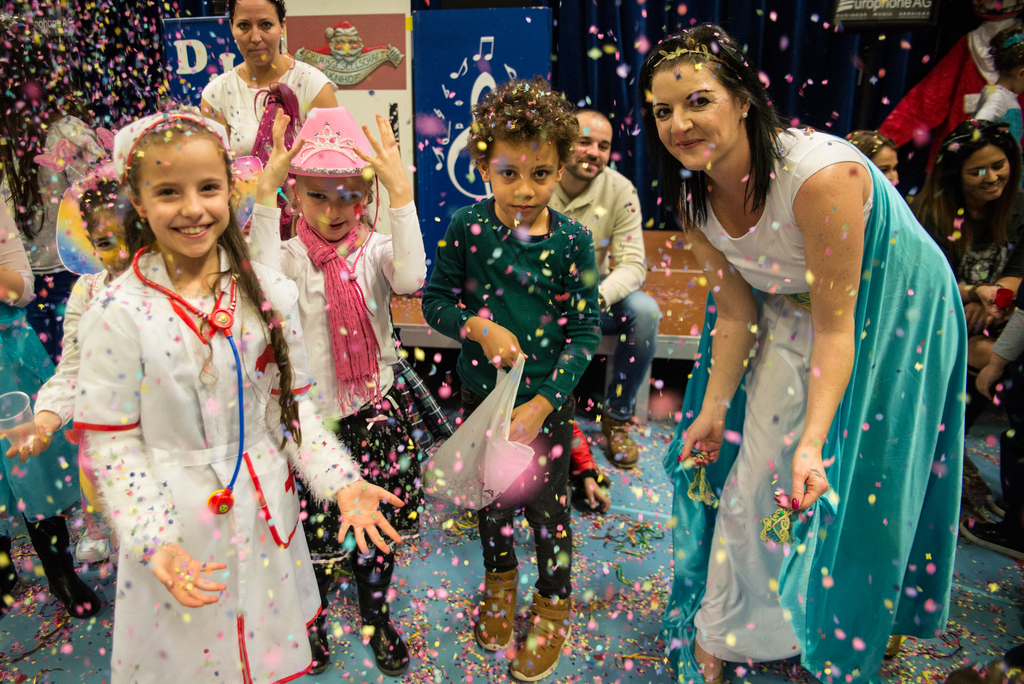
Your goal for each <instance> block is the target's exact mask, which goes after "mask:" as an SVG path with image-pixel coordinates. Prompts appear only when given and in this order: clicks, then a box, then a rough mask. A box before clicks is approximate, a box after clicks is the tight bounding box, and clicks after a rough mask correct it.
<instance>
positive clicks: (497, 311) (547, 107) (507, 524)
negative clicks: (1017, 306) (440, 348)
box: [423, 77, 601, 681]
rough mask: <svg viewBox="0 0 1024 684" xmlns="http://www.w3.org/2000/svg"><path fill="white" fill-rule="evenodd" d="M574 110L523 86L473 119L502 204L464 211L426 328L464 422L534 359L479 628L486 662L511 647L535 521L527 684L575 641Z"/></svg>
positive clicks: (590, 334) (478, 157)
mask: <svg viewBox="0 0 1024 684" xmlns="http://www.w3.org/2000/svg"><path fill="white" fill-rule="evenodd" d="M571 109H572V108H571V105H569V104H568V103H567V102H566V101H565V98H564V97H563V96H562V95H561V94H559V93H555V92H552V91H551V86H550V85H548V83H547V82H546V81H545V80H544V79H542V78H539V77H537V78H535V79H534V80H533V81H525V80H520V79H513V80H511V81H509V82H508V83H506V84H504V85H502V86H499V87H497V88H495V89H493V90H492V91H491V92H490V93H488V94H487V95H486V96H485V97H484V98H483V100H482V101H481V102H480V103H479V104H477V105H474V106H473V117H474V119H473V124H472V131H471V134H470V136H469V141H468V143H467V149H468V150H469V153H470V156H471V158H472V159H473V162H474V163H475V164H476V166H477V169H479V171H480V173H481V176H482V178H483V181H484V182H485V183H490V184H491V189H492V191H493V193H494V197H493V198H491V199H488V200H485V201H483V202H479V203H477V204H474V205H472V206H469V207H464V208H462V209H460V210H459V211H457V212H455V215H454V216H453V217H452V221H451V224H449V226H448V231H447V233H446V234H445V237H444V240H443V241H442V242H440V243H439V244H438V248H437V259H436V261H435V262H434V264H435V265H434V272H433V274H432V275H431V277H430V283H429V284H428V286H427V289H426V291H425V293H424V296H423V316H424V318H425V319H426V321H427V323H429V324H430V325H431V327H433V328H434V329H436V330H437V331H438V332H440V333H441V334H443V335H446V336H448V337H450V338H452V339H456V340H458V339H461V340H462V351H461V353H460V354H459V360H458V366H457V368H458V372H459V377H461V378H462V406H463V409H464V410H465V412H466V414H467V415H468V414H470V413H472V411H473V410H474V409H475V408H476V407H477V406H478V405H479V404H480V402H481V401H482V400H483V399H484V398H485V397H486V396H487V395H488V394H489V393H490V392H491V391H492V390H493V389H494V386H495V382H496V376H497V367H498V366H509V367H511V366H512V365H513V364H514V363H515V362H516V359H517V358H518V357H519V355H520V354H525V355H526V366H525V369H524V372H523V379H522V381H521V383H520V385H519V395H518V397H517V399H516V407H515V409H514V410H513V411H512V414H511V425H510V434H509V439H511V440H512V441H514V442H520V443H523V444H529V445H531V446H532V447H533V449H534V452H535V457H534V460H533V462H532V463H531V465H530V467H529V468H528V469H527V470H526V472H525V473H524V474H523V475H522V476H521V477H520V478H519V480H517V482H516V483H514V484H513V485H512V487H511V488H510V489H509V490H507V491H506V492H505V493H504V494H502V495H501V496H500V497H499V498H498V499H497V500H496V501H495V502H494V503H492V504H491V505H490V506H487V507H486V508H484V509H482V510H481V511H480V512H479V516H478V520H479V528H480V542H481V544H482V546H483V553H484V568H485V570H486V574H485V578H484V601H482V602H481V605H480V609H479V615H478V617H479V621H478V622H477V624H476V627H475V629H474V635H475V637H476V640H477V643H478V644H480V646H481V647H482V648H484V649H486V650H489V651H498V650H502V649H505V648H507V647H508V646H509V645H510V644H511V643H512V638H513V618H514V616H515V612H516V601H517V587H518V584H519V570H518V566H519V562H518V560H517V559H516V552H515V547H514V541H513V535H512V534H511V530H512V522H513V517H514V516H515V514H516V511H517V510H518V509H519V508H525V512H526V519H527V520H528V521H529V523H530V526H531V527H532V528H533V533H534V538H535V540H536V543H537V563H538V566H539V567H538V573H539V577H538V580H537V585H536V593H535V594H534V596H533V605H532V608H531V617H530V631H529V634H528V635H527V637H526V640H525V642H524V644H523V646H522V648H521V649H519V651H518V653H517V655H516V656H515V659H514V660H513V661H512V663H511V666H510V669H511V672H512V675H513V676H514V677H516V678H517V679H520V680H523V681H536V680H538V679H541V678H543V677H545V676H547V675H548V674H550V673H551V672H553V671H554V669H555V667H556V666H557V665H558V657H559V654H560V652H561V649H562V645H563V644H564V643H565V639H566V637H568V636H569V632H570V615H569V604H570V593H571V591H572V586H571V573H572V530H571V528H570V525H569V523H570V516H569V501H568V477H569V469H570V457H569V452H570V449H571V446H572V444H571V442H572V434H573V430H572V426H573V413H574V409H575V406H576V401H575V398H574V396H573V390H574V388H575V387H576V383H577V382H579V379H580V377H581V376H582V375H583V371H584V370H585V369H586V367H587V365H588V364H589V363H590V359H591V357H592V355H593V352H594V350H595V349H597V345H598V343H599V342H600V341H601V334H600V332H599V330H600V320H599V317H598V292H597V266H596V264H595V261H594V242H593V240H592V239H591V236H590V231H588V230H587V229H586V228H585V227H584V226H582V225H580V224H578V223H576V222H575V221H571V220H569V219H568V218H566V217H565V216H564V215H562V214H559V213H558V212H556V211H553V210H551V209H549V208H548V202H549V201H550V199H551V195H552V193H553V192H554V187H555V183H557V182H558V180H559V178H560V177H561V175H562V170H563V168H564V166H565V162H566V160H568V159H569V155H570V153H571V151H572V146H573V143H574V142H575V141H576V139H577V138H578V137H579V124H578V123H577V121H576V117H575V116H573V114H572V111H571Z"/></svg>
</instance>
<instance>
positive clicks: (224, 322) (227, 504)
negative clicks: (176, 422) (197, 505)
mask: <svg viewBox="0 0 1024 684" xmlns="http://www.w3.org/2000/svg"><path fill="white" fill-rule="evenodd" d="M148 249H149V248H148V247H143V248H142V249H140V250H139V251H138V252H137V253H136V254H135V258H134V259H132V269H133V270H134V271H135V275H136V276H137V277H138V278H139V280H141V281H142V284H143V285H146V286H147V287H151V288H153V289H154V290H156V291H157V292H160V293H161V294H164V295H166V296H167V298H168V299H170V300H171V308H172V309H174V311H175V313H177V314H178V315H179V316H181V318H182V319H183V320H184V321H185V322H186V323H187V324H188V326H189V327H190V328H192V330H193V331H194V332H195V333H196V334H197V335H198V336H199V339H201V340H203V344H209V342H207V341H206V339H205V338H203V335H202V333H201V332H200V331H199V329H198V328H196V326H195V324H194V323H193V322H192V320H191V319H190V318H188V317H187V315H186V312H185V311H182V310H181V308H180V307H184V308H185V310H186V311H187V312H188V313H190V314H192V315H193V316H195V317H196V318H198V319H199V320H200V321H202V323H203V324H205V325H208V326H210V339H211V340H212V339H213V336H214V335H216V334H217V333H221V334H222V335H224V337H226V338H227V340H228V343H229V344H230V345H231V351H232V352H233V353H234V355H235V371H236V372H237V375H238V425H239V427H238V430H239V436H238V458H237V459H236V460H235V472H234V474H232V475H231V482H230V483H228V486H227V487H226V488H224V489H218V490H217V491H215V492H214V493H213V494H211V495H210V498H209V499H207V500H206V506H207V508H209V509H210V511H211V512H213V513H214V514H215V515H224V514H225V513H227V512H228V511H230V510H231V508H232V507H233V506H234V505H235V494H234V489H235V480H237V479H238V471H239V469H240V468H241V466H242V458H243V453H244V447H245V405H244V403H243V401H242V390H243V385H242V360H241V358H239V356H238V347H236V346H235V338H234V337H233V336H232V335H231V326H232V325H233V324H234V322H235V305H236V295H237V290H238V287H237V283H236V282H235V278H234V277H232V278H231V301H230V302H229V303H228V305H227V306H226V307H225V306H222V305H221V302H222V300H223V298H224V292H223V291H221V293H220V294H219V295H217V301H216V303H215V304H214V305H213V311H211V312H210V313H206V312H205V311H200V310H199V309H197V308H196V307H195V306H193V305H192V304H191V303H189V302H188V301H187V300H186V299H185V298H184V297H182V296H181V295H179V294H178V293H177V292H174V291H173V290H169V289H167V288H166V287H164V286H163V285H161V284H159V283H154V282H153V281H152V280H150V279H149V278H147V277H146V276H144V275H142V269H140V268H139V257H141V256H142V254H143V253H144V252H146V251H147V250H148Z"/></svg>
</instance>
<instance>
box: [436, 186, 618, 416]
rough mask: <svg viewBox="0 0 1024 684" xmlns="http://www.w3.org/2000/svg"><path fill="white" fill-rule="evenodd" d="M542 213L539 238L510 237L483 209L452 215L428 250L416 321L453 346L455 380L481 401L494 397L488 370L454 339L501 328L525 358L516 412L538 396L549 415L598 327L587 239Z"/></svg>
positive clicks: (577, 373)
mask: <svg viewBox="0 0 1024 684" xmlns="http://www.w3.org/2000/svg"><path fill="white" fill-rule="evenodd" d="M549 211H550V213H551V231H550V232H549V233H548V234H547V235H544V236H531V235H528V234H526V233H523V232H517V233H514V232H513V231H512V229H510V228H509V227H508V226H505V225H504V224H503V223H502V222H501V221H500V220H499V219H498V217H497V216H496V215H495V214H494V203H493V200H485V201H483V202H479V203H477V204H474V205H472V206H469V207H463V208H462V209H459V210H458V211H457V212H455V215H454V216H453V217H452V222H451V224H450V225H449V226H448V232H447V233H445V236H444V240H442V241H441V242H439V243H438V245H437V259H436V260H435V261H434V272H433V274H432V275H431V276H430V282H429V283H428V284H427V289H426V291H425V292H424V295H423V317H424V318H425V319H426V321H427V323H429V324H430V326H431V327H432V328H434V329H435V330H437V331H438V332H440V333H442V334H444V335H447V336H448V337H450V338H452V339H455V340H460V339H461V340H462V352H461V353H460V354H459V361H458V365H457V370H458V373H459V377H460V378H461V379H462V382H463V384H464V385H466V387H468V388H469V389H470V390H472V392H473V393H474V394H477V395H479V396H481V397H484V396H487V395H488V394H490V392H491V390H493V389H494V383H495V380H496V377H497V370H496V369H495V368H494V366H493V365H492V364H491V363H490V361H488V359H487V358H485V357H484V352H483V348H482V347H481V346H480V345H479V344H477V343H476V342H471V341H470V340H468V339H466V338H465V337H464V335H463V333H462V330H463V328H464V327H465V325H466V321H468V320H469V319H470V318H472V317H473V316H478V315H481V313H483V314H484V317H485V318H490V319H491V320H493V321H494V322H495V323H497V324H498V325H501V326H502V327H505V328H508V329H509V330H510V331H511V332H512V334H513V335H515V336H516V339H518V340H519V344H520V345H522V347H523V353H524V354H525V355H526V368H525V370H524V373H523V381H522V383H520V385H519V395H518V397H517V398H516V404H517V405H519V404H522V403H524V402H526V401H528V400H530V399H532V398H533V397H535V396H537V395H538V394H540V395H542V396H543V397H545V398H546V399H547V400H548V401H550V402H551V404H552V405H553V406H554V407H555V408H556V409H558V408H559V407H560V406H561V405H562V403H563V402H564V401H565V399H566V398H567V397H569V396H570V395H571V394H572V391H573V389H574V388H575V387H576V383H578V382H579V380H580V377H581V376H582V375H583V371H584V370H586V368H587V366H588V365H589V364H590V359H591V357H592V356H593V354H594V351H595V350H596V349H597V345H598V344H599V343H600V342H601V332H600V325H601V323H600V317H599V311H598V302H597V296H598V295H597V281H598V276H597V266H596V264H595V263H594V241H593V240H592V239H591V237H590V231H589V230H587V228H586V227H584V226H583V225H581V224H579V223H576V222H575V221H573V220H571V219H569V218H566V217H565V216H564V215H562V214H560V213H558V212H557V211H554V210H550V209H549ZM460 304H461V305H462V306H460ZM462 307H465V308H462ZM484 309H486V311H483V310H484ZM488 312H489V313H488Z"/></svg>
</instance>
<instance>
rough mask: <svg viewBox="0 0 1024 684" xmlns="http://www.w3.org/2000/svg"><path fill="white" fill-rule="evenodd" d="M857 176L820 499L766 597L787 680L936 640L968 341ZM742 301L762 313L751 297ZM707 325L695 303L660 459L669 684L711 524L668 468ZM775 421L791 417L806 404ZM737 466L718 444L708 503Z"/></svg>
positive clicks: (698, 382) (830, 676)
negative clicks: (847, 339)
mask: <svg viewBox="0 0 1024 684" xmlns="http://www.w3.org/2000/svg"><path fill="white" fill-rule="evenodd" d="M868 166H869V167H870V169H871V173H872V181H873V184H874V205H873V209H872V212H871V217H870V219H869V221H868V224H867V226H866V230H865V241H864V256H863V268H862V273H863V277H862V281H861V286H860V291H859V292H858V296H857V307H856V314H855V320H856V339H857V347H856V353H855V359H854V367H853V372H852V375H851V377H850V383H849V386H848V387H847V389H846V393H845V395H844V397H843V399H842V402H841V403H840V406H839V408H838V410H837V412H836V415H835V419H834V420H833V422H832V427H831V430H830V432H829V437H828V442H827V444H826V446H825V449H824V452H823V457H824V460H825V463H826V464H828V466H827V477H828V481H829V483H830V485H831V491H830V492H829V494H828V495H827V500H825V499H824V498H823V499H822V500H820V501H819V503H818V504H816V510H815V514H814V515H812V516H810V517H805V519H804V520H803V522H800V523H798V524H796V526H795V528H794V532H795V540H794V541H793V542H792V545H791V546H789V547H787V548H785V549H784V553H783V560H782V569H781V573H780V575H779V587H778V600H779V602H780V604H781V606H782V608H783V609H784V613H785V618H786V620H788V627H789V628H790V629H792V631H793V635H794V637H795V641H796V643H797V644H799V650H800V658H801V663H802V665H803V666H804V667H805V668H806V669H807V670H808V671H809V672H810V673H811V674H813V675H814V676H815V677H817V678H819V679H821V680H822V681H826V682H830V683H833V682H834V683H837V684H838V683H839V682H860V681H870V680H878V668H879V666H880V664H881V662H882V657H883V655H884V652H885V647H886V642H887V640H888V636H889V635H890V634H901V635H907V636H916V637H921V638H934V637H937V636H939V635H941V634H942V633H943V632H944V631H945V627H946V621H947V618H948V613H949V595H950V587H951V584H952V577H953V561H954V555H955V552H956V541H957V522H958V515H959V507H960V486H961V474H962V468H963V449H964V405H965V404H964V387H965V382H966V373H967V334H966V324H965V320H964V313H963V306H962V305H961V301H960V296H959V290H958V288H957V284H956V280H955V278H954V276H953V273H952V272H951V271H950V269H949V266H948V264H947V262H946V259H945V257H944V256H943V255H942V252H941V251H940V250H939V248H938V246H937V245H936V244H935V243H934V241H933V240H932V239H931V238H930V237H929V236H928V234H927V233H925V231H924V229H923V228H921V226H920V225H919V224H918V222H917V220H916V219H915V218H914V216H913V214H912V213H911V212H910V208H909V207H908V206H907V205H906V203H905V202H904V201H903V199H902V198H901V197H900V196H899V195H898V194H897V193H896V191H895V190H894V189H893V188H892V186H891V184H890V183H889V182H888V181H887V180H886V179H885V178H884V177H883V176H882V175H881V173H880V172H879V171H878V170H877V169H876V168H875V167H874V165H871V164H869V165H868ZM755 295H756V299H757V300H758V305H759V307H763V306H764V304H765V300H766V297H765V295H764V293H755ZM715 318H716V315H715V307H714V298H713V297H712V296H711V294H709V296H708V306H707V313H706V316H705V323H704V330H703V334H702V336H701V341H700V349H699V352H698V357H697V360H696V363H695V366H694V370H693V375H692V377H691V378H690V380H689V382H688V383H687V387H686V395H685V398H684V401H683V413H682V415H683V419H682V421H681V422H680V423H679V425H678V427H677V429H676V434H675V440H674V441H673V442H672V444H671V445H670V446H669V448H668V452H667V453H666V455H665V459H664V466H665V470H666V472H667V473H668V475H669V477H670V478H671V479H672V481H673V483H674V486H675V497H674V504H673V521H672V522H673V524H674V529H673V559H674V561H675V562H674V576H673V583H672V593H671V596H670V598H669V603H668V606H667V608H666V612H665V616H664V620H663V635H664V638H665V643H666V646H667V649H668V651H669V654H670V657H671V660H672V661H673V663H674V665H675V666H676V668H677V674H678V679H679V681H680V682H691V681H692V682H696V683H697V684H700V683H701V682H702V681H703V677H702V675H701V673H700V672H699V670H698V669H697V664H696V661H695V660H694V657H693V647H694V638H695V634H696V630H695V627H694V617H695V615H696V614H697V611H698V609H699V608H700V606H701V600H702V599H703V597H704V595H705V589H706V587H707V583H708V567H709V554H710V550H711V547H712V541H713V539H712V537H713V533H714V530H715V522H716V510H715V509H712V508H709V507H707V506H705V505H704V504H702V503H697V502H694V501H691V500H690V498H689V497H688V496H687V490H688V488H689V486H690V483H691V482H692V480H693V470H692V469H690V468H689V467H688V466H689V464H681V463H679V460H678V459H679V455H680V453H681V451H682V446H683V431H684V430H685V429H686V428H687V427H688V426H689V424H690V423H691V422H692V421H693V420H694V418H695V417H696V416H697V414H698V413H699V411H700V407H701V405H702V402H703V399H704V392H705V389H706V387H707V382H708V366H709V365H710V360H711V350H712V340H713V338H712V336H711V334H710V333H711V331H712V330H713V329H714V327H715ZM809 345H810V342H809V341H808V349H807V353H808V354H809V352H810V348H809ZM746 388H747V384H746V378H745V379H744V382H742V383H741V385H740V388H739V389H738V390H737V392H736V396H735V397H734V399H733V401H732V403H731V405H730V408H729V411H728V414H727V417H726V425H725V428H726V430H732V431H735V432H737V433H740V434H742V433H743V423H744V417H745V411H746V405H747V395H746ZM782 394H783V396H784V395H785V393H782ZM778 410H779V411H780V412H783V411H788V412H794V413H796V414H797V415H800V414H802V413H803V412H805V411H806V399H805V398H797V399H796V400H795V401H794V402H793V405H792V406H780V407H779V409H778ZM777 447H778V445H768V448H770V449H777ZM748 448H749V447H748ZM738 452H739V445H738V444H733V443H730V442H728V441H727V442H725V443H724V444H723V447H722V450H721V453H720V456H719V459H718V461H717V462H716V463H714V464H712V465H710V466H708V468H707V470H706V474H707V476H708V480H709V483H710V485H711V486H712V487H713V488H714V489H715V491H716V492H718V493H719V494H720V493H721V491H722V489H723V487H724V485H725V483H726V480H727V479H728V478H729V475H730V472H732V471H733V467H734V465H735V464H736V457H737V454H738ZM830 459H834V460H831V463H830ZM788 465H789V464H788V463H787V464H785V466H786V468H787V470H788ZM770 514H771V511H765V512H764V513H763V515H765V516H767V515H770ZM826 576H827V578H828V579H827V580H826V579H825V578H826ZM786 626H787V625H786V624H782V625H779V626H777V628H782V629H785V628H786ZM758 628H763V629H771V628H772V627H771V626H758Z"/></svg>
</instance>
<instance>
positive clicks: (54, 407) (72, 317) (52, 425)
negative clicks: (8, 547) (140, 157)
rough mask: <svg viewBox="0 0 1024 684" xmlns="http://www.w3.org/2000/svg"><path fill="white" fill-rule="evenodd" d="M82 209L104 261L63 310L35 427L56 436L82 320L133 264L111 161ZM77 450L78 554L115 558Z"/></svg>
mask: <svg viewBox="0 0 1024 684" xmlns="http://www.w3.org/2000/svg"><path fill="white" fill-rule="evenodd" d="M79 190H80V197H79V201H78V206H79V211H80V212H81V215H82V222H83V224H84V228H85V229H86V231H87V232H88V234H89V242H90V243H92V246H93V254H94V255H95V256H96V257H97V258H98V259H99V260H100V261H101V262H102V263H103V270H102V271H100V272H98V273H87V274H85V275H82V276H81V277H79V279H78V282H76V283H75V286H74V287H73V288H72V290H71V297H70V298H69V299H68V304H67V307H66V309H65V310H64V341H63V350H64V351H63V355H62V356H61V359H60V364H59V365H58V366H57V372H56V373H55V374H54V375H53V377H52V378H50V379H49V380H47V381H46V384H45V385H43V386H42V388H40V390H39V396H38V398H37V399H36V412H35V423H36V430H37V431H39V432H40V433H41V434H43V435H52V434H53V433H55V432H57V430H59V429H60V428H61V427H63V426H64V425H66V424H67V423H69V422H70V421H71V419H72V417H73V416H72V414H73V413H74V408H75V384H76V382H77V380H78V369H79V366H80V365H81V362H82V359H81V355H80V354H79V345H78V341H77V338H78V321H79V319H80V318H81V317H82V313H84V312H85V308H86V306H87V305H88V304H89V300H91V299H92V298H93V297H94V296H95V295H96V294H97V293H99V292H100V291H102V290H103V289H104V288H105V287H106V286H107V285H109V284H110V283H111V281H113V279H114V278H116V277H117V276H119V275H121V274H122V273H123V272H124V270H125V269H126V268H127V267H128V251H127V249H128V248H127V245H126V242H125V235H124V226H123V224H122V223H121V221H122V220H123V219H124V216H125V214H126V213H127V212H128V208H129V207H130V206H131V205H130V204H129V202H128V197H127V196H126V195H125V193H123V192H122V191H121V189H120V186H119V185H118V183H117V181H116V180H114V168H113V165H112V164H107V165H104V166H101V167H99V168H98V169H97V170H96V171H94V172H93V173H91V174H90V175H89V176H88V177H87V178H86V179H85V180H84V181H83V182H82V183H81V184H80V186H79ZM37 443H38V444H39V446H40V448H39V449H38V450H39V451H43V450H45V449H46V448H47V447H48V446H49V441H48V440H37ZM82 446H83V445H81V444H79V450H78V479H79V482H80V483H81V486H82V509H83V510H84V511H85V528H86V533H85V534H83V535H82V536H81V538H80V539H79V540H78V544H77V545H76V547H75V557H76V558H78V562H79V563H92V564H95V563H99V562H100V561H102V560H105V559H107V558H109V557H110V551H111V540H110V526H109V525H108V524H107V522H106V520H104V519H103V517H102V515H101V514H102V512H103V509H102V505H101V504H100V501H99V497H98V495H97V493H96V473H95V471H93V469H92V464H91V462H90V459H89V454H88V452H87V451H86V450H85V449H84V448H81V447H82Z"/></svg>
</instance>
